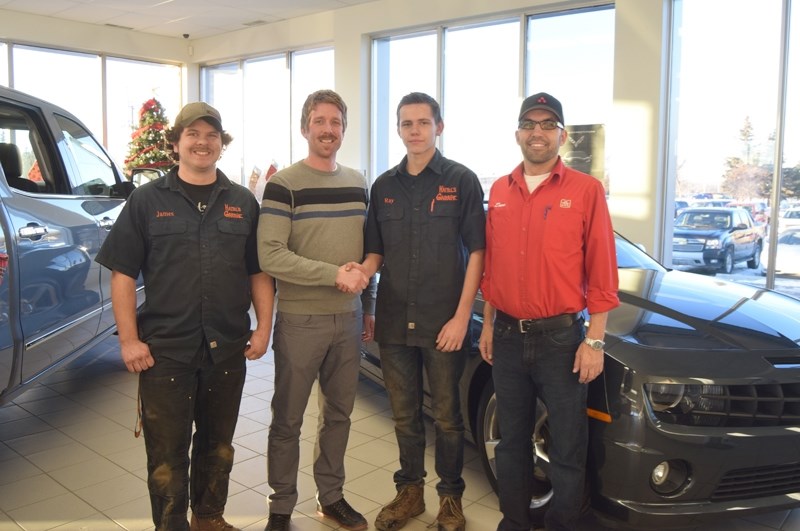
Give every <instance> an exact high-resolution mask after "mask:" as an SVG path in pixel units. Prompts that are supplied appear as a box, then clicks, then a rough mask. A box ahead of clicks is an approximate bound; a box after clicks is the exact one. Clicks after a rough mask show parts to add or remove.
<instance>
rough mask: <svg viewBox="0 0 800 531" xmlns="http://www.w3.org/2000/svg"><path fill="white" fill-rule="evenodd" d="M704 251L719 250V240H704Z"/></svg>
mask: <svg viewBox="0 0 800 531" xmlns="http://www.w3.org/2000/svg"><path fill="white" fill-rule="evenodd" d="M706 249H719V240H718V239H716V238H713V239H711V240H706Z"/></svg>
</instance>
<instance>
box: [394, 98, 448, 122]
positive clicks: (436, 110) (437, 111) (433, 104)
mask: <svg viewBox="0 0 800 531" xmlns="http://www.w3.org/2000/svg"><path fill="white" fill-rule="evenodd" d="M416 103H422V104H425V105H428V106H429V107H430V108H431V114H433V121H434V122H436V125H439V124H440V123H442V109H441V108H440V107H439V103H438V102H437V101H436V100H435V99H433V98H432V97H431V96H428V95H427V94H425V93H424V92H412V93H410V94H406V95H405V96H403V98H402V99H401V100H400V103H398V104H397V126H398V127H400V108H401V107H403V106H404V105H414V104H416Z"/></svg>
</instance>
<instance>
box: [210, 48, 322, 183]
mask: <svg viewBox="0 0 800 531" xmlns="http://www.w3.org/2000/svg"><path fill="white" fill-rule="evenodd" d="M333 69H334V56H333V49H332V48H324V49H315V50H304V51H298V52H290V53H286V54H280V55H274V56H267V57H260V58H253V59H249V60H246V61H237V62H235V63H226V64H221V65H213V66H205V67H203V68H202V71H201V88H200V94H201V99H202V100H204V101H207V102H209V103H210V104H212V105H213V106H214V107H216V108H217V109H218V110H219V112H220V113H221V114H222V121H223V123H224V125H225V129H226V130H227V131H228V132H229V133H230V134H231V135H232V136H233V138H234V141H233V142H232V143H231V144H230V146H229V147H228V149H227V150H226V151H225V154H224V155H223V157H222V159H221V160H220V161H219V164H218V166H219V168H220V169H221V170H222V171H223V172H225V174H226V175H227V176H228V177H229V178H231V179H232V180H233V181H235V182H240V183H242V184H244V185H245V186H251V189H253V190H255V183H256V181H257V179H256V176H255V175H254V174H256V173H260V177H261V178H263V176H264V174H265V173H266V172H267V171H268V169H269V167H270V165H271V164H273V163H275V165H276V167H277V168H283V167H286V166H288V165H289V164H291V163H293V162H296V161H297V160H301V159H302V158H304V157H305V156H306V153H307V151H308V145H307V144H306V141H305V139H304V138H303V136H302V134H301V133H300V114H301V109H302V106H303V103H304V102H305V99H306V96H308V94H309V93H311V92H313V91H315V90H318V89H322V88H330V89H333V88H334V71H333ZM265 100H269V101H265ZM244 108H247V112H246V113H245V112H244V110H243V109H244ZM245 122H246V123H245ZM287 130H289V131H291V134H290V135H289V136H288V137H287V135H286V131H287ZM287 138H288V141H287Z"/></svg>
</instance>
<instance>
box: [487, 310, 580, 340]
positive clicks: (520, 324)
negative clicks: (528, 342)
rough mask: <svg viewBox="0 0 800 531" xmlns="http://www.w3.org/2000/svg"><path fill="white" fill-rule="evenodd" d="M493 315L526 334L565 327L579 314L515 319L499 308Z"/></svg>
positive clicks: (578, 316)
mask: <svg viewBox="0 0 800 531" xmlns="http://www.w3.org/2000/svg"><path fill="white" fill-rule="evenodd" d="M495 316H496V319H497V320H498V321H501V322H503V323H506V324H509V325H511V326H513V327H514V328H516V329H517V330H519V333H520V334H527V333H531V332H539V333H542V332H549V331H551V330H558V329H560V328H567V327H569V326H572V324H573V323H574V322H575V321H577V320H578V319H579V318H580V316H581V314H580V312H578V313H562V314H561V315H556V316H554V317H545V318H544V319H517V318H515V317H511V316H510V315H508V314H507V313H503V312H501V311H500V310H495Z"/></svg>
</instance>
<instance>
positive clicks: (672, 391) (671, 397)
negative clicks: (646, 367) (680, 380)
mask: <svg viewBox="0 0 800 531" xmlns="http://www.w3.org/2000/svg"><path fill="white" fill-rule="evenodd" d="M644 388H645V390H646V391H647V398H648V399H650V405H651V406H653V409H654V410H656V411H667V410H668V409H670V408H673V407H675V406H677V405H678V404H680V403H681V400H682V399H683V395H684V389H685V386H684V385H683V384H647V385H645V386H644Z"/></svg>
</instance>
